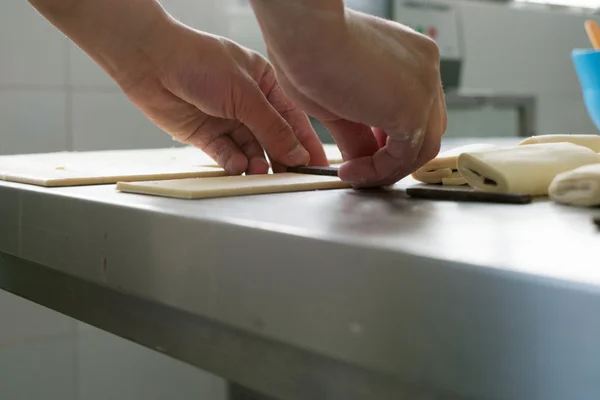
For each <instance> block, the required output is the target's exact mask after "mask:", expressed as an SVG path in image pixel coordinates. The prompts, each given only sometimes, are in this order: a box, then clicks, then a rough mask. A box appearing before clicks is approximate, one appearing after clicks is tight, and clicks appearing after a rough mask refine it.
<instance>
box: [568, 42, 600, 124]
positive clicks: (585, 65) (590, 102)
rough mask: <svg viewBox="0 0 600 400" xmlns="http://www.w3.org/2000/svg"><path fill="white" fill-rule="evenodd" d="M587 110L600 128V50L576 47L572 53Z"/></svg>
mask: <svg viewBox="0 0 600 400" xmlns="http://www.w3.org/2000/svg"><path fill="white" fill-rule="evenodd" d="M571 58H572V59H573V64H574V65H575V71H576V72H577V76H578V77H579V83H580V85H581V90H582V92H583V101H584V102H585V106H586V108H587V112H588V114H589V116H590V118H591V119H592V121H593V122H594V125H596V129H598V130H600V51H596V50H590V49H576V50H573V52H572V53H571Z"/></svg>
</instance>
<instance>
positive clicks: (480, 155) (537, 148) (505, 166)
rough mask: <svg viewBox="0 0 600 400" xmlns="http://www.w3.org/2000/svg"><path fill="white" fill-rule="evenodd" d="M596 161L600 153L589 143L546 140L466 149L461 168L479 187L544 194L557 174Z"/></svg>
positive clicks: (467, 178)
mask: <svg viewBox="0 0 600 400" xmlns="http://www.w3.org/2000/svg"><path fill="white" fill-rule="evenodd" d="M594 163H600V155H598V154H597V153H596V152H594V151H593V150H591V149H589V148H587V147H583V146H579V145H576V144H573V143H543V144H532V145H528V146H515V147H512V148H507V149H499V150H491V151H484V152H476V153H463V154H461V155H460V156H459V157H458V170H459V172H460V173H461V174H462V176H463V177H464V178H465V179H466V180H467V183H468V184H469V185H470V186H471V187H473V188H474V189H476V190H481V191H484V192H494V193H523V194H530V195H533V196H543V195H546V194H548V187H549V186H550V183H551V182H552V180H553V179H554V177H555V176H556V175H557V174H559V173H561V172H565V171H570V170H572V169H575V168H577V167H580V166H582V165H586V164H594Z"/></svg>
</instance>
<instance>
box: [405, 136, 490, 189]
mask: <svg viewBox="0 0 600 400" xmlns="http://www.w3.org/2000/svg"><path fill="white" fill-rule="evenodd" d="M498 148H499V147H498V146H494V145H491V144H483V143H482V144H470V145H467V146H461V147H456V148H454V149H450V150H447V151H444V152H442V153H440V154H439V155H438V156H437V157H436V158H434V159H433V160H431V161H429V162H428V163H427V164H425V165H424V166H423V167H421V168H419V169H418V170H417V171H415V172H414V173H413V174H412V177H413V178H414V179H416V180H417V181H419V182H423V183H431V184H436V183H442V184H444V185H451V186H460V185H464V184H466V183H467V181H466V180H465V179H464V178H462V176H461V175H460V173H459V172H458V169H457V163H458V156H459V155H461V154H462V153H465V152H475V151H485V150H493V149H498Z"/></svg>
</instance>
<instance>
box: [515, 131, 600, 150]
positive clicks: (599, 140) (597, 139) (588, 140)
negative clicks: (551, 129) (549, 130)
mask: <svg viewBox="0 0 600 400" xmlns="http://www.w3.org/2000/svg"><path fill="white" fill-rule="evenodd" d="M562 142H566V143H573V144H578V145H580V146H584V147H588V148H590V149H592V150H594V151H595V152H596V153H600V135H540V136H531V137H528V138H527V139H524V140H522V141H521V142H520V143H519V145H520V146H521V145H526V144H540V143H562Z"/></svg>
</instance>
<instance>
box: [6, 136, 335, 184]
mask: <svg viewBox="0 0 600 400" xmlns="http://www.w3.org/2000/svg"><path fill="white" fill-rule="evenodd" d="M323 148H324V149H325V153H326V155H327V158H328V160H329V162H330V163H332V164H336V163H341V162H343V160H342V155H341V152H340V151H339V149H338V147H337V146H336V145H334V144H325V145H323ZM224 175H226V173H225V171H224V170H223V169H222V168H220V167H219V166H218V165H217V163H216V162H215V161H214V160H213V159H212V158H210V157H209V156H208V155H207V154H206V153H204V152H203V151H201V150H200V149H198V148H195V147H191V146H186V147H176V148H165V149H142V150H110V151H90V152H58V153H44V154H25V155H10V156H0V179H1V180H6V181H11V182H18V183H27V184H31V185H38V186H48V187H49V186H80V185H97V184H110V183H116V182H118V181H144V180H162V179H183V178H194V177H212V176H224Z"/></svg>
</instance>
